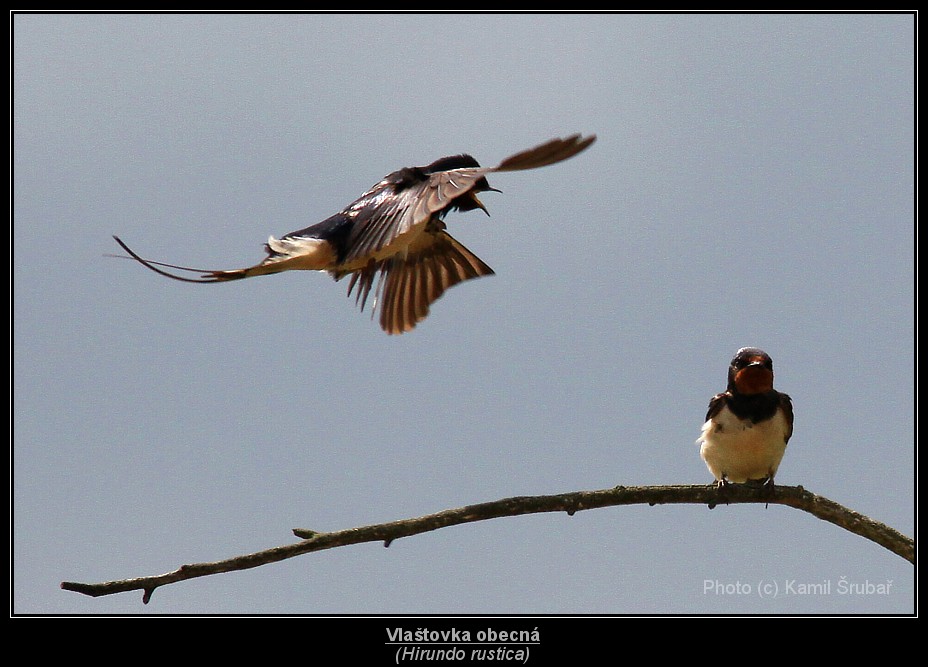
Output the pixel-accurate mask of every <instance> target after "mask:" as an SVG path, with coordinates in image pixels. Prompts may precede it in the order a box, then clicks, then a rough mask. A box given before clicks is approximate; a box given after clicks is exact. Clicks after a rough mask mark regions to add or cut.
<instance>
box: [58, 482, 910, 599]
mask: <svg viewBox="0 0 928 667" xmlns="http://www.w3.org/2000/svg"><path fill="white" fill-rule="evenodd" d="M644 503H647V504H649V505H652V506H653V505H663V504H682V503H696V504H703V505H708V506H709V507H710V508H712V507H715V506H716V504H719V503H769V504H775V505H788V506H790V507H795V508H796V509H800V510H803V511H805V512H809V513H810V514H813V515H814V516H817V517H818V518H819V519H822V520H824V521H829V522H831V523H833V524H835V525H837V526H840V527H841V528H844V529H846V530H848V531H850V532H852V533H855V534H857V535H860V536H861V537H865V538H867V539H869V540H872V541H874V542H876V543H877V544H879V545H881V546H883V547H885V548H887V549H889V550H890V551H892V552H893V553H895V554H898V555H899V556H902V557H903V558H905V559H906V560H908V561H909V562H911V563H914V562H915V542H914V540H912V539H911V538H909V537H906V536H905V535H903V534H901V533H900V532H898V531H896V530H895V529H893V528H890V527H889V526H887V525H885V524H882V523H880V522H879V521H874V520H873V519H870V518H868V517H866V516H863V515H862V514H859V513H857V512H854V511H852V510H849V509H848V508H846V507H844V506H842V505H839V504H838V503H836V502H834V501H831V500H828V499H827V498H823V497H821V496H817V495H815V494H814V493H810V492H809V491H806V490H805V489H803V488H802V487H801V486H777V487H774V489H773V490H772V492H771V491H770V490H769V489H767V488H764V487H757V486H751V485H747V484H731V485H729V486H728V487H726V488H725V492H724V495H720V492H719V491H718V490H717V489H716V487H715V486H714V485H709V486H704V485H690V486H617V487H615V488H613V489H603V490H600V491H577V492H574V493H563V494H559V495H553V496H517V497H514V498H503V499H502V500H495V501H492V502H487V503H479V504H477V505H468V506H467V507H460V508H456V509H450V510H445V511H443V512H438V513H436V514H428V515H426V516H421V517H416V518H412V519H402V520H400V521H391V522H389V523H383V524H377V525H371V526H362V527H359V528H349V529H347V530H340V531H336V532H331V533H324V532H316V531H312V530H304V529H294V531H293V533H294V534H295V535H296V536H297V537H300V538H303V539H302V541H300V542H296V543H295V544H289V545H286V546H280V547H274V548H272V549H267V550H264V551H258V552H255V553H252V554H246V555H244V556H237V557H235V558H229V559H227V560H221V561H216V562H212V563H195V564H191V565H181V566H180V568H178V569H177V570H174V571H173V572H167V573H165V574H159V575H153V576H148V577H139V578H136V579H121V580H117V581H107V582H102V583H97V584H83V583H79V582H74V581H65V582H62V584H61V588H63V589H64V590H68V591H75V592H77V593H83V594H85V595H90V596H93V597H98V596H101V595H112V594H113V593H124V592H126V591H137V590H141V591H143V592H144V593H143V596H142V601H143V602H145V603H146V604H147V603H148V601H149V600H150V599H151V595H152V593H153V592H154V590H155V589H156V588H158V587H159V586H164V585H166V584H173V583H176V582H178V581H184V580H186V579H194V578H196V577H205V576H207V575H212V574H219V573H221V572H232V571H235V570H247V569H250V568H253V567H258V566H260V565H267V564H268V563H276V562H277V561H281V560H285V559H287V558H293V557H295V556H300V555H302V554H307V553H311V552H313V551H322V550H324V549H333V548H335V547H342V546H347V545H349V544H359V543H361V542H383V543H384V546H387V547H388V546H390V543H391V542H392V541H393V540H395V539H397V538H400V537H409V536H410V535H417V534H419V533H425V532H428V531H431V530H438V529H439V528H445V527H446V526H454V525H457V524H462V523H470V522H474V521H484V520H486V519H496V518H500V517H506V516H519V515H522V514H536V513H540V512H566V513H567V514H570V515H573V514H574V513H575V512H579V511H582V510H590V509H596V508H599V507H611V506H616V505H638V504H644Z"/></svg>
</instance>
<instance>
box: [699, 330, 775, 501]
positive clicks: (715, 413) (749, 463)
mask: <svg viewBox="0 0 928 667" xmlns="http://www.w3.org/2000/svg"><path fill="white" fill-rule="evenodd" d="M792 434H793V403H792V401H791V400H790V397H789V396H787V395H786V394H783V393H781V392H778V391H776V390H775V389H774V388H773V361H772V360H771V359H770V356H769V355H768V354H767V353H766V352H764V351H763V350H759V349H757V348H756V347H743V348H741V349H740V350H738V353H737V354H735V357H734V359H732V360H731V365H730V366H729V367H728V391H725V392H723V393H721V394H717V395H716V396H714V397H713V398H712V400H711V401H709V411H708V413H707V414H706V423H705V424H704V425H703V427H702V435H701V436H700V437H699V439H698V440H697V441H696V442H697V443H701V447H700V454H701V456H702V459H703V461H705V462H706V465H707V466H708V467H709V471H710V472H711V473H712V474H713V475H715V479H716V480H717V481H718V486H719V488H722V487H724V486H725V485H726V484H727V483H728V482H735V483H739V484H741V483H744V482H747V481H749V480H763V481H764V484H765V486H768V487H770V488H772V487H773V477H774V475H776V472H777V468H778V467H779V466H780V460H781V459H782V458H783V453H784V452H785V451H786V443H788V442H789V439H790V436H792Z"/></svg>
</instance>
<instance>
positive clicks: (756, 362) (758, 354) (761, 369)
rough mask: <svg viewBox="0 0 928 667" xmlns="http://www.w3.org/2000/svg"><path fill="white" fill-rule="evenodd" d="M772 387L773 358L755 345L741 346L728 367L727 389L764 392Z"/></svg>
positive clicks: (748, 393)
mask: <svg viewBox="0 0 928 667" xmlns="http://www.w3.org/2000/svg"><path fill="white" fill-rule="evenodd" d="M772 389H773V360H772V359H771V358H770V355H769V354H767V353H766V352H764V351H763V350H761V349H759V348H756V347H742V348H741V349H740V350H738V352H737V354H735V356H734V358H733V359H732V360H731V365H730V366H729V367H728V390H729V391H730V392H732V393H733V394H742V395H750V394H765V393H767V392H768V391H771V390H772Z"/></svg>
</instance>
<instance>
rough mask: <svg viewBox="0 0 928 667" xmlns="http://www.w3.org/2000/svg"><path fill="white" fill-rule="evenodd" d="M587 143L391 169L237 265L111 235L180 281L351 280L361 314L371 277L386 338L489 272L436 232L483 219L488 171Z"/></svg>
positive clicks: (545, 159) (563, 155) (541, 162)
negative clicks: (191, 258)
mask: <svg viewBox="0 0 928 667" xmlns="http://www.w3.org/2000/svg"><path fill="white" fill-rule="evenodd" d="M595 140H596V136H595V135H590V136H588V137H582V136H581V135H579V134H575V135H572V136H569V137H566V138H563V139H552V140H550V141H548V142H545V143H543V144H541V145H539V146H536V147H534V148H530V149H528V150H525V151H522V152H520V153H516V154H515V155H511V156H510V157H508V158H506V159H505V160H503V161H502V162H500V163H499V164H498V165H496V166H495V167H481V166H480V165H479V164H478V163H477V161H476V160H475V159H474V158H473V157H471V156H470V155H466V154H461V155H452V156H449V157H443V158H440V159H438V160H435V161H434V162H432V163H431V164H428V165H426V166H424V167H405V168H403V169H399V170H397V171H394V172H393V173H391V174H389V175H387V176H386V177H384V178H383V180H381V181H380V182H379V183H377V184H376V185H374V186H373V187H372V188H371V189H370V190H368V191H367V192H365V193H364V194H363V195H361V196H360V197H359V198H358V199H356V200H355V201H354V202H352V203H351V204H349V205H348V206H346V207H345V208H344V209H342V210H341V211H340V212H339V213H336V214H335V215H333V216H331V217H330V218H327V219H326V220H323V221H322V222H320V223H317V224H315V225H312V226H311V227H307V228H306V229H301V230H299V231H295V232H290V233H289V234H286V235H284V236H283V237H282V238H280V239H275V238H274V237H273V236H271V237H270V238H269V239H268V241H267V244H265V246H264V247H265V251H266V252H267V257H266V258H264V260H263V261H261V262H260V263H259V264H256V265H254V266H251V267H248V268H244V269H231V270H224V271H223V270H220V271H211V270H207V269H194V268H191V267H186V266H177V265H176V264H166V263H164V262H154V261H151V260H147V259H143V258H142V257H140V256H139V255H137V254H136V253H135V252H133V251H132V250H131V249H130V248H129V247H128V246H127V245H126V244H125V243H123V242H122V240H121V239H120V238H119V237H116V236H114V237H113V238H115V239H116V242H117V243H119V245H120V246H122V248H123V250H125V251H126V252H127V253H129V255H130V256H131V257H132V258H133V259H135V260H137V261H138V262H140V263H141V264H143V265H144V266H146V267H148V268H149V269H151V270H152V271H154V272H155V273H159V274H161V275H163V276H167V277H169V278H173V279H175V280H182V281H185V282H194V283H216V282H227V281H229V280H239V279H241V278H250V277H252V276H262V275H267V274H271V273H280V272H281V271H290V270H296V269H299V270H307V271H326V272H328V273H329V275H331V276H332V277H333V278H335V280H340V279H341V278H344V277H345V276H351V278H350V280H349V283H348V295H349V296H351V294H352V292H354V294H355V303H356V304H358V305H359V306H360V308H361V310H363V309H364V304H365V303H366V301H367V297H368V295H369V294H370V292H371V288H372V287H373V285H374V281H375V280H377V279H378V278H379V280H377V290H376V291H375V297H374V308H377V307H379V308H380V326H381V327H382V328H383V330H384V331H386V332H387V333H388V334H401V333H404V332H406V331H409V330H411V329H412V328H414V327H415V326H416V324H417V323H418V322H420V321H422V320H423V319H425V317H426V316H427V315H428V313H429V306H430V305H431V304H432V303H433V302H434V301H435V300H436V299H438V298H439V297H440V296H441V295H442V294H443V293H444V292H445V290H447V289H448V288H449V287H452V286H454V285H457V284H458V283H460V282H463V281H465V280H470V279H472V278H479V277H480V276H487V275H492V274H493V269H491V268H490V267H489V266H487V264H485V263H484V262H483V260H481V259H480V258H479V257H477V256H476V255H475V254H474V253H472V252H471V251H470V250H468V249H467V248H465V247H464V246H463V245H462V244H461V243H459V242H458V241H456V240H455V239H454V238H453V237H452V236H451V235H450V234H448V233H447V232H446V231H445V222H444V218H445V215H446V214H448V213H449V212H450V211H455V210H457V211H472V210H474V209H481V210H482V211H483V212H484V213H487V215H489V213H488V212H487V209H486V207H485V206H484V205H483V202H481V201H480V200H479V199H478V198H477V194H478V193H481V192H487V191H492V192H499V190H497V189H496V188H492V187H490V184H489V183H488V182H487V179H486V176H487V174H490V173H493V172H499V171H521V170H523V169H535V168H537V167H544V166H547V165H550V164H555V163H557V162H561V161H562V160H566V159H568V158H570V157H573V156H574V155H576V154H578V153H580V152H581V151H583V150H585V149H586V148H587V147H588V146H589V145H590V144H592V143H593V142H594V141H595ZM164 269H174V270H176V271H180V272H186V273H198V274H201V275H199V276H198V277H190V276H185V275H178V274H176V273H171V272H169V271H166V270H164ZM378 301H379V302H380V303H379V304H378V303H377V302H378Z"/></svg>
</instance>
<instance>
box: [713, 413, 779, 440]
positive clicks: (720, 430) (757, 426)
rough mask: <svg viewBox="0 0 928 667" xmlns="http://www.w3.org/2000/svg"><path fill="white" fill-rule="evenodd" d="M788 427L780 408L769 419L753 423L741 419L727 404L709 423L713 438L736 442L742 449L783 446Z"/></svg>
mask: <svg viewBox="0 0 928 667" xmlns="http://www.w3.org/2000/svg"><path fill="white" fill-rule="evenodd" d="M788 428H789V427H788V424H787V423H786V417H785V416H784V414H783V412H782V411H781V410H777V411H776V412H775V413H774V415H773V417H771V418H770V419H766V420H764V421H760V422H757V423H754V422H753V421H751V420H750V419H742V418H741V417H739V416H738V415H736V414H735V413H733V412H732V411H731V410H730V409H729V408H728V406H725V407H723V408H722V409H721V410H719V413H718V414H717V415H715V416H714V417H713V418H712V423H711V425H709V430H710V431H711V436H712V438H713V439H715V440H718V441H729V442H732V443H737V444H738V445H739V446H740V447H741V448H744V449H758V450H765V449H767V448H769V447H778V448H781V449H782V448H784V447H785V446H786V434H787V432H788Z"/></svg>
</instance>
